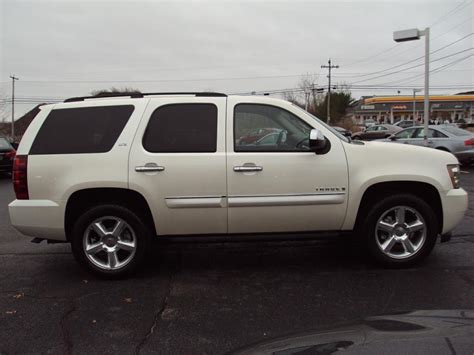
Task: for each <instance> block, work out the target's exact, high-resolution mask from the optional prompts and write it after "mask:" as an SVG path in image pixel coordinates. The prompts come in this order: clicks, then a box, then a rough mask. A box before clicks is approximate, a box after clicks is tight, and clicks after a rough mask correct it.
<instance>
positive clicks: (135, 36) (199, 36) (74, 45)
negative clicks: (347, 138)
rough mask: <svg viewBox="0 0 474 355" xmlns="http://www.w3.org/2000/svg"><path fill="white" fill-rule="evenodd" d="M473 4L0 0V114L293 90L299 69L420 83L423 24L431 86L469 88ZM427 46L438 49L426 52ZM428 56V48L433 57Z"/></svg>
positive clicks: (349, 80) (337, 78)
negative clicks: (168, 95) (123, 95)
mask: <svg viewBox="0 0 474 355" xmlns="http://www.w3.org/2000/svg"><path fill="white" fill-rule="evenodd" d="M473 6H474V5H473V0H459V1H456V0H444V1H416V0H415V1H413V0H409V1H404V0H403V1H402V0H397V1H384V0H372V1H358V0H352V1H351V0H345V1H339V0H333V1H290V0H288V1H271V0H270V1H237V0H236V1H225V0H221V1H140V0H138V1H123V0H122V1H117V0H110V1H108V0H94V1H89V0H82V1H74V0H71V1H68V0H63V1H42V0H34V1H31V0H30V1H12V0H0V121H1V120H2V119H4V120H10V119H11V79H10V75H15V76H16V77H18V78H19V80H17V81H16V82H15V85H16V89H15V96H16V104H15V118H18V117H20V116H21V115H23V114H24V113H25V112H27V111H28V110H30V109H31V108H32V107H34V106H35V104H36V103H40V102H57V101H59V100H63V99H65V98H67V97H72V96H85V95H89V94H90V93H91V91H93V90H99V89H108V88H111V87H116V88H124V87H130V88H133V89H138V90H140V91H142V92H162V91H217V92H225V93H228V94H233V93H250V92H253V91H255V92H257V93H259V92H277V93H276V94H272V95H276V96H279V95H281V94H278V92H279V91H284V90H286V89H293V88H297V87H298V85H299V82H300V81H301V78H302V77H303V76H309V77H310V78H311V80H312V81H313V82H314V84H315V85H316V86H317V87H327V80H328V79H327V69H322V68H321V65H327V61H328V59H329V58H331V60H332V63H333V64H334V65H338V66H339V68H335V69H333V79H332V81H333V84H334V85H335V86H336V87H341V86H345V87H347V88H349V89H350V90H351V92H352V95H353V97H355V98H359V97H360V96H363V95H393V94H395V95H396V94H398V91H400V94H402V95H403V94H406V95H412V93H413V88H414V87H420V88H422V87H423V70H424V67H423V55H424V39H423V38H422V39H421V40H419V41H413V42H405V43H399V44H397V43H395V42H394V41H393V31H397V30H402V29H407V28H419V29H424V28H425V27H427V26H429V27H430V36H431V37H430V46H431V52H432V54H431V60H432V63H431V64H430V65H431V68H430V69H431V70H433V72H432V73H431V75H430V78H431V79H430V80H431V83H430V84H431V93H436V94H452V93H457V92H461V91H467V90H469V89H471V90H472V88H473V87H474V57H473V55H474V50H473V47H474V36H473V32H474V7H473ZM438 49H439V51H438ZM433 52H434V53H433Z"/></svg>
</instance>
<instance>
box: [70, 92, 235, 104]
mask: <svg viewBox="0 0 474 355" xmlns="http://www.w3.org/2000/svg"><path fill="white" fill-rule="evenodd" d="M158 95H163V96H165V95H194V96H197V97H227V95H226V94H222V93H219V92H146V93H140V92H130V93H105V94H100V95H96V96H81V97H71V98H69V99H66V100H64V102H77V101H84V100H89V99H104V98H112V97H130V98H132V99H136V98H142V97H145V96H158Z"/></svg>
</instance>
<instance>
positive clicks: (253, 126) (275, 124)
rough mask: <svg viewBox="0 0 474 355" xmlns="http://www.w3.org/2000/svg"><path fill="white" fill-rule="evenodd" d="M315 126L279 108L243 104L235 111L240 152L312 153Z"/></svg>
mask: <svg viewBox="0 0 474 355" xmlns="http://www.w3.org/2000/svg"><path fill="white" fill-rule="evenodd" d="M310 131H311V126H310V125H308V124H307V123H306V122H304V121H302V120H301V119H300V118H298V117H297V116H295V115H294V114H292V113H290V112H288V111H286V110H284V109H281V108H279V107H275V106H270V105H261V104H239V105H237V106H235V109H234V150H235V151H236V152H301V151H309V132H310Z"/></svg>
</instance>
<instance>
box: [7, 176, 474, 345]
mask: <svg viewBox="0 0 474 355" xmlns="http://www.w3.org/2000/svg"><path fill="white" fill-rule="evenodd" d="M462 185H463V187H464V188H465V189H466V190H468V191H469V193H470V196H471V198H470V209H469V211H468V213H467V215H466V217H465V218H464V220H463V222H462V223H461V225H460V226H459V227H458V228H457V229H456V231H455V236H454V237H453V239H452V240H451V242H449V243H444V244H438V245H437V247H436V249H435V252H434V253H433V255H432V256H431V257H430V258H428V260H427V261H426V262H425V263H423V265H420V266H418V267H416V268H413V269H407V270H384V269H381V268H378V267H376V266H374V265H372V264H370V263H367V262H366V260H365V259H364V258H363V256H362V254H361V252H360V250H359V249H358V248H357V247H356V246H355V245H354V244H353V243H348V242H345V241H331V242H322V241H304V242H302V241H300V242H272V243H233V244H211V243H209V244H179V245H167V246H164V245H160V244H158V245H157V246H156V247H155V248H154V250H153V253H152V256H151V257H150V259H149V261H148V262H147V264H146V266H145V268H144V270H143V271H141V272H139V273H138V275H136V277H134V278H132V279H128V280H122V281H103V280H97V279H94V278H92V277H90V275H88V274H87V273H85V272H83V271H82V270H81V269H80V268H79V267H78V265H77V264H76V262H75V261H74V259H73V257H72V255H71V254H70V249H69V246H68V245H63V244H61V245H46V244H44V243H43V244H40V245H36V244H31V243H30V242H29V239H27V238H25V237H22V236H21V235H19V234H18V233H17V232H15V230H14V229H13V228H12V227H11V226H10V224H9V219H8V214H7V204H8V202H9V201H11V200H12V199H13V191H12V188H11V183H10V180H9V179H8V178H7V177H4V178H1V179H0V264H1V268H0V270H1V272H0V354H9V353H17V352H18V353H26V352H28V353H31V352H34V353H37V352H44V353H73V352H74V353H101V354H108V353H144V354H148V353H183V354H193V353H209V354H220V353H225V352H229V351H232V350H234V349H236V348H239V347H242V346H245V345H248V344H250V343H254V342H258V341H264V340H267V339H271V338H274V337H278V336H282V335H286V334H290V333H296V332H303V331H309V330H317V329H325V328H328V327H332V326H337V325H340V324H343V323H345V322H348V321H355V320H358V319H361V318H364V317H367V316H372V315H380V314H387V313H393V312H399V311H406V310H417V309H474V296H473V295H474V258H473V257H472V255H474V243H473V242H474V202H473V200H474V198H472V197H473V196H474V169H472V168H471V169H470V170H469V171H468V172H467V173H466V174H463V175H462Z"/></svg>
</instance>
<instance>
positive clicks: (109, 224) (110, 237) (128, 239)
mask: <svg viewBox="0 0 474 355" xmlns="http://www.w3.org/2000/svg"><path fill="white" fill-rule="evenodd" d="M83 248H84V252H85V254H86V257H87V259H89V261H90V262H91V263H92V264H94V266H97V267H99V268H101V269H104V270H118V269H120V268H122V267H124V266H125V265H127V264H128V263H130V261H132V259H133V257H134V256H135V252H136V250H137V238H136V236H135V232H134V231H133V229H132V227H130V225H129V224H128V223H127V222H125V221H124V220H123V219H121V218H118V217H111V216H107V217H101V218H98V219H96V220H95V221H94V222H92V223H91V224H90V225H89V226H88V227H87V228H86V230H85V232H84V237H83Z"/></svg>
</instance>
